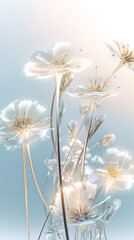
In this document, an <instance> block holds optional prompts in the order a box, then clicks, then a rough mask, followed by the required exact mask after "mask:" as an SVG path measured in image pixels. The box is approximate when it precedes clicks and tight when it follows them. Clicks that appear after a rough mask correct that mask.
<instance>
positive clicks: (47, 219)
mask: <svg viewBox="0 0 134 240" xmlns="http://www.w3.org/2000/svg"><path fill="white" fill-rule="evenodd" d="M50 215H51V213H50V212H49V214H48V216H47V218H46V220H45V223H44V224H43V227H42V229H41V231H40V234H39V237H38V240H40V238H41V235H42V233H43V230H44V228H45V226H46V224H47V222H48V219H49V217H50Z"/></svg>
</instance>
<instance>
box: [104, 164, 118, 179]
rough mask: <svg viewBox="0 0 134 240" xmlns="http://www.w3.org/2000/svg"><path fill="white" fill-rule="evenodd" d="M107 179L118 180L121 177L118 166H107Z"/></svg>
mask: <svg viewBox="0 0 134 240" xmlns="http://www.w3.org/2000/svg"><path fill="white" fill-rule="evenodd" d="M105 169H106V171H107V177H108V179H110V180H111V179H116V178H119V177H120V170H119V169H118V168H117V166H107V167H106V168H105Z"/></svg>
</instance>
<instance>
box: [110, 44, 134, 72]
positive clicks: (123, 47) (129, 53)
mask: <svg viewBox="0 0 134 240" xmlns="http://www.w3.org/2000/svg"><path fill="white" fill-rule="evenodd" d="M114 43H115V46H116V48H113V47H112V46H111V45H109V44H106V45H107V47H108V48H109V49H110V51H112V55H113V56H114V57H117V58H119V59H120V64H119V68H120V67H122V66H126V65H127V66H128V67H129V68H130V69H131V70H133V71H134V50H133V49H130V47H129V44H124V43H119V42H117V41H114Z"/></svg>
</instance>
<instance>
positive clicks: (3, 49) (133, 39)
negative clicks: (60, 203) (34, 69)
mask: <svg viewBox="0 0 134 240" xmlns="http://www.w3.org/2000/svg"><path fill="white" fill-rule="evenodd" d="M133 9H134V2H133V0H128V1H124V2H123V1H121V0H113V1H107V0H101V1H99V0H98V1H97V0H93V1H92V0H83V1H82V0H12V1H11V0H1V1H0V33H1V35H0V83H1V85H0V109H1V110H2V109H3V108H4V107H6V106H7V105H8V104H9V103H10V102H12V101H14V100H16V99H20V98H21V99H23V98H28V99H33V100H36V99H37V100H39V102H40V103H41V104H43V105H44V106H45V107H47V115H49V113H50V102H51V99H52V93H53V89H54V80H53V79H51V80H47V81H35V80H31V79H28V78H27V77H25V75H24V73H23V68H24V64H25V63H26V61H27V59H28V57H29V56H31V54H32V53H33V52H34V51H35V50H44V51H46V50H48V49H50V47H51V46H52V45H53V44H54V43H55V42H57V41H68V42H70V44H71V45H72V47H75V48H78V49H83V51H85V52H86V53H87V56H88V57H90V58H91V59H92V60H93V67H94V65H98V69H99V70H98V72H99V74H100V75H101V76H102V77H106V76H108V75H109V74H110V73H111V71H112V70H113V69H114V68H115V67H116V65H117V61H116V60H114V59H113V58H112V56H111V54H110V52H109V50H108V49H107V47H106V46H105V43H112V40H113V39H115V40H118V41H120V40H121V41H122V40H123V41H128V42H130V43H131V44H132V46H133V48H134V27H133ZM93 72H94V71H93V68H91V70H88V71H86V72H85V73H81V74H80V75H76V76H75V80H77V79H82V80H83V79H86V78H88V76H93ZM111 85H112V86H111V88H112V87H113V86H120V89H121V93H120V95H119V96H117V97H115V98H111V99H107V100H106V101H105V102H104V103H103V105H102V107H101V108H100V110H99V111H100V112H102V113H105V115H106V120H105V123H104V125H103V126H102V127H101V129H100V130H99V131H98V134H96V135H95V138H96V140H98V139H99V137H102V136H103V135H104V134H105V133H108V132H114V133H115V134H116V136H117V141H116V143H115V144H114V146H116V147H119V148H120V149H123V150H128V151H129V152H130V153H131V154H132V155H133V158H134V148H133V147H134V143H133V142H134V124H133V123H134V104H133V103H134V72H132V71H131V70H129V69H128V68H127V67H124V68H123V69H121V70H120V71H119V72H118V74H117V77H116V79H114V80H113V83H112V84H111ZM65 99H66V104H67V111H66V113H65V118H64V121H63V124H62V130H63V132H64V134H65V136H67V127H66V126H67V122H68V120H69V119H77V120H78V119H80V116H79V111H75V109H76V107H78V101H77V100H73V99H70V98H68V97H65ZM95 138H94V142H95ZM31 150H32V158H33V164H34V168H35V174H36V176H37V179H38V182H39V185H40V186H41V189H42V191H43V187H44V181H45V176H46V173H47V169H46V167H45V164H44V162H43V161H44V159H45V157H50V153H51V150H52V144H51V140H50V139H48V140H47V141H45V142H43V143H39V144H36V145H33V146H32V149H31ZM0 156H1V158H0V239H2V240H18V239H19V240H24V239H27V233H26V216H25V200H24V186H23V163H22V152H21V149H18V150H16V151H13V152H8V151H6V149H5V148H4V147H3V146H0ZM27 178H28V200H29V216H30V230H31V239H32V240H37V237H38V234H39V231H40V229H41V227H42V224H43V222H44V208H43V204H42V202H41V200H40V197H39V195H38V193H37V191H36V188H35V185H34V182H33V179H32V176H31V172H30V168H29V165H27ZM48 189H49V191H48V194H47V197H46V198H47V199H49V198H50V197H49V192H50V190H51V185H50V186H49V187H48ZM114 197H115V198H120V199H121V200H122V207H121V209H120V211H119V212H118V213H117V214H116V215H115V216H114V218H113V219H112V220H111V222H110V224H109V226H108V228H107V236H108V240H126V239H129V240H133V239H134V221H133V219H134V207H133V205H134V204H133V203H134V189H132V190H130V191H126V192H123V193H119V192H117V193H116V194H114V196H113V198H114Z"/></svg>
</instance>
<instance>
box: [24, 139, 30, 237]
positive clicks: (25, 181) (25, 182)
mask: <svg viewBox="0 0 134 240" xmlns="http://www.w3.org/2000/svg"><path fill="white" fill-rule="evenodd" d="M22 152H23V173H24V189H25V204H26V218H27V232H28V240H30V230H29V215H28V198H27V176H26V156H25V145H24V143H23V144H22Z"/></svg>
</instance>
